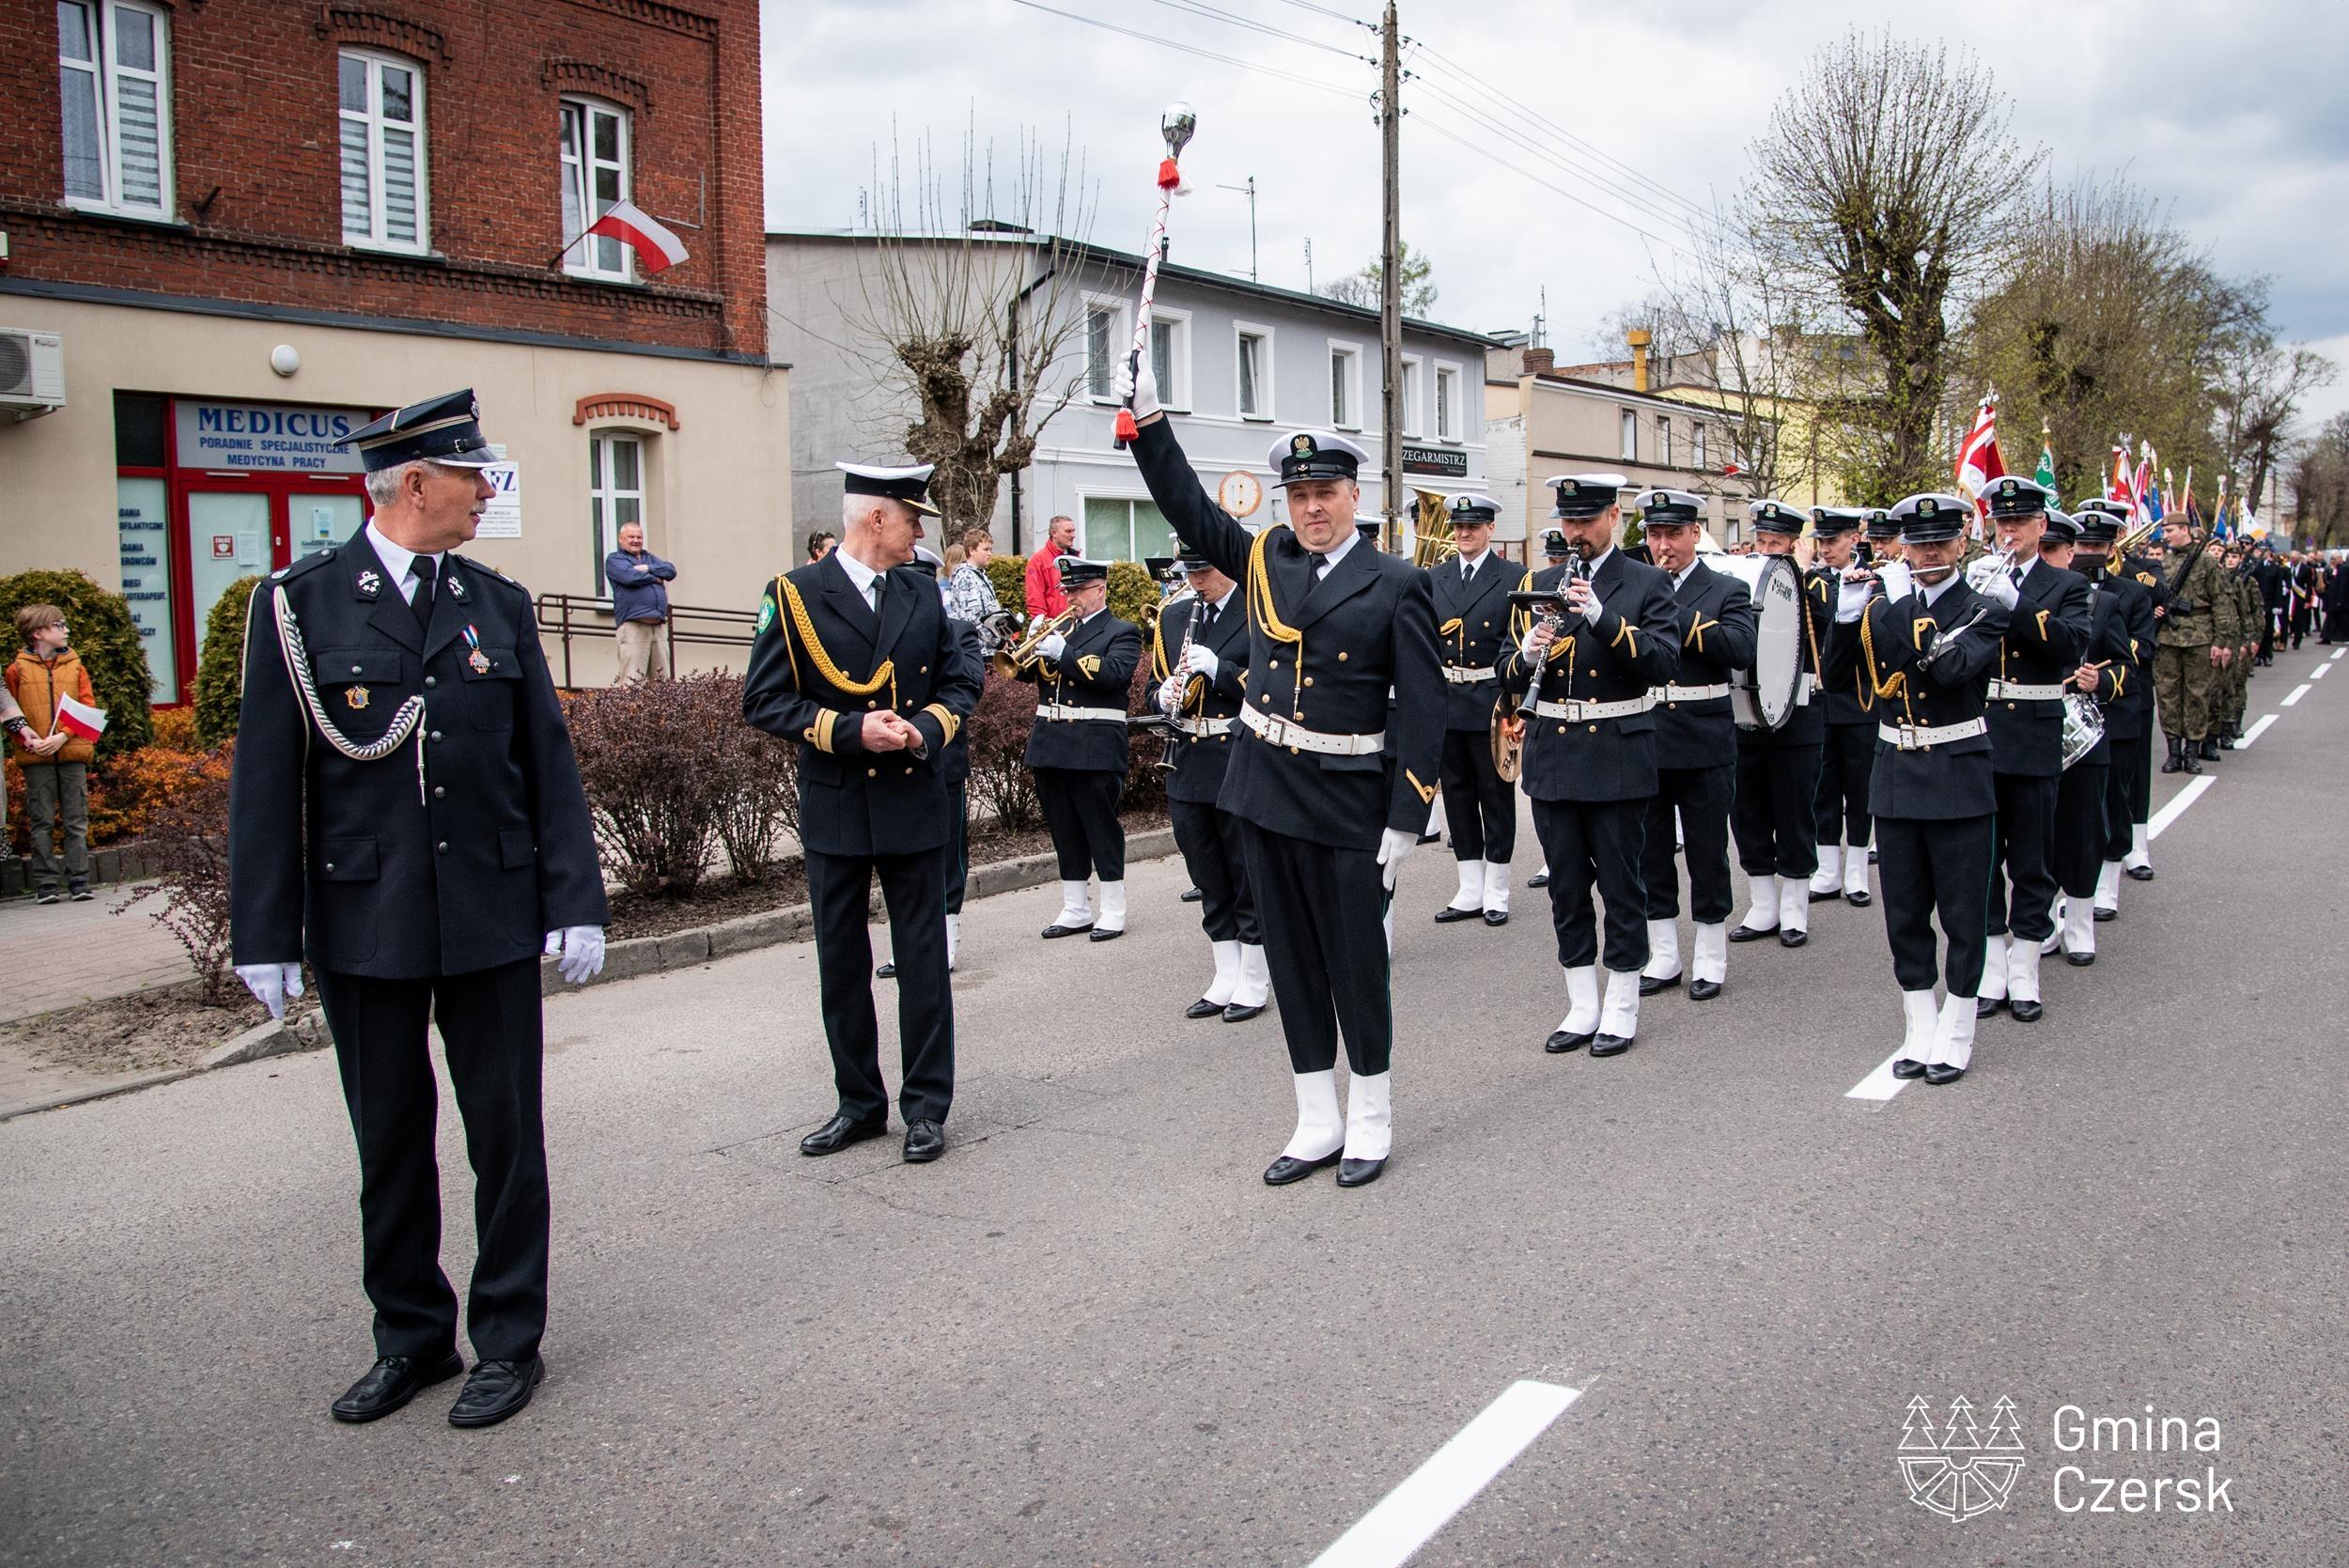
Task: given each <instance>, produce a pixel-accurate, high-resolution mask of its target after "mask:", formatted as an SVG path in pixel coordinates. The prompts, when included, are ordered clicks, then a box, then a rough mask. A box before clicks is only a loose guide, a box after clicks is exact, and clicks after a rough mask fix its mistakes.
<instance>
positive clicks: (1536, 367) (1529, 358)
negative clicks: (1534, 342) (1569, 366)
mask: <svg viewBox="0 0 2349 1568" xmlns="http://www.w3.org/2000/svg"><path fill="white" fill-rule="evenodd" d="M1557 368H1558V351H1557V350H1556V349H1526V350H1525V373H1526V374H1527V375H1529V376H1547V375H1548V374H1549V373H1550V372H1551V371H1552V370H1555V369H1557Z"/></svg>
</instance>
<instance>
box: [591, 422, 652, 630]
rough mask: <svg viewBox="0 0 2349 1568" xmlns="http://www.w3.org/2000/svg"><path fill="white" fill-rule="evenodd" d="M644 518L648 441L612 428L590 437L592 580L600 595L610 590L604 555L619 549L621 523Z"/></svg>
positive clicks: (640, 520)
mask: <svg viewBox="0 0 2349 1568" xmlns="http://www.w3.org/2000/svg"><path fill="white" fill-rule="evenodd" d="M644 520H645V442H644V441H643V439H642V438H641V437H638V436H632V435H629V434H627V433H625V432H623V431H616V430H615V431H612V432H609V433H607V434H603V435H591V436H589V437H588V438H587V531H588V535H589V538H588V543H589V544H591V545H593V546H594V547H595V551H596V569H595V574H594V576H593V577H592V579H591V580H590V581H592V582H594V583H595V585H596V592H597V593H599V594H606V593H610V592H611V591H612V590H611V587H610V585H609V584H608V583H606V582H605V581H604V576H603V558H604V557H605V556H607V555H609V554H611V553H612V552H613V551H615V550H617V549H619V548H620V525H621V524H623V523H630V522H642V521H644Z"/></svg>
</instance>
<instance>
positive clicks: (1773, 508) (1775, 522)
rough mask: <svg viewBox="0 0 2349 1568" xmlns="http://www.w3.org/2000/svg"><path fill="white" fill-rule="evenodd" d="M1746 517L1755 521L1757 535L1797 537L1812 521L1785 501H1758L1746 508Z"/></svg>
mask: <svg viewBox="0 0 2349 1568" xmlns="http://www.w3.org/2000/svg"><path fill="white" fill-rule="evenodd" d="M1746 516H1748V517H1749V518H1751V519H1752V520H1753V526H1754V530H1755V532H1757V533H1765V534H1793V535H1795V536H1797V537H1799V536H1801V534H1802V531H1803V526H1804V525H1805V524H1806V523H1808V522H1809V521H1810V519H1809V518H1806V517H1804V516H1803V515H1802V514H1801V513H1800V512H1798V511H1797V510H1796V509H1795V508H1794V507H1792V506H1789V505H1786V503H1784V502H1783V501H1757V502H1755V503H1753V505H1750V506H1748V507H1747V508H1746Z"/></svg>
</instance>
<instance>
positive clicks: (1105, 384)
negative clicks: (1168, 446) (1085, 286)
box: [1085, 300, 1166, 403]
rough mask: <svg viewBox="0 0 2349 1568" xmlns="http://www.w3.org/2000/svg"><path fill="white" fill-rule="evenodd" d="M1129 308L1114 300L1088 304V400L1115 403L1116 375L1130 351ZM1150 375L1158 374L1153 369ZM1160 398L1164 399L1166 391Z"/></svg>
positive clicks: (1155, 369)
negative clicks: (1127, 318)
mask: <svg viewBox="0 0 2349 1568" xmlns="http://www.w3.org/2000/svg"><path fill="white" fill-rule="evenodd" d="M1127 347H1128V345H1127V341H1126V307H1125V304H1124V303H1123V302H1121V301H1114V300H1088V301H1087V302H1086V303H1085V396H1088V397H1091V398H1092V399H1094V400H1095V401H1096V402H1100V403H1107V402H1112V401H1114V400H1115V397H1116V393H1117V372H1118V369H1119V367H1120V364H1121V362H1122V361H1123V360H1124V358H1125V355H1126V351H1127ZM1150 373H1151V374H1152V375H1154V376H1155V375H1157V374H1158V367H1157V366H1156V365H1152V366H1151V370H1150ZM1165 395H1166V394H1165V388H1164V387H1160V388H1159V396H1160V398H1161V399H1163V398H1164V396H1165Z"/></svg>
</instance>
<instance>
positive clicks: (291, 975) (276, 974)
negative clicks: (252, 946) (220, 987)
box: [237, 964, 302, 1018]
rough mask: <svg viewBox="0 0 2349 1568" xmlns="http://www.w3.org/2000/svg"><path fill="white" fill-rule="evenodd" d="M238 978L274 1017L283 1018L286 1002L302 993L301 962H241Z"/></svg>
mask: <svg viewBox="0 0 2349 1568" xmlns="http://www.w3.org/2000/svg"><path fill="white" fill-rule="evenodd" d="M237 978H238V979H240V980H241V981H243V982H244V988H245V989H246V990H248V991H251V992H252V993H253V996H254V1000H255V1001H258V1002H259V1003H260V1004H261V1005H262V1006H264V1007H266V1008H268V1009H269V1016H270V1017H272V1018H283V1017H285V1016H286V1003H287V1002H288V1001H290V1000H291V999H293V998H295V997H298V996H300V995H301V994H302V966H301V965H300V964H239V965H238V966H237Z"/></svg>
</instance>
